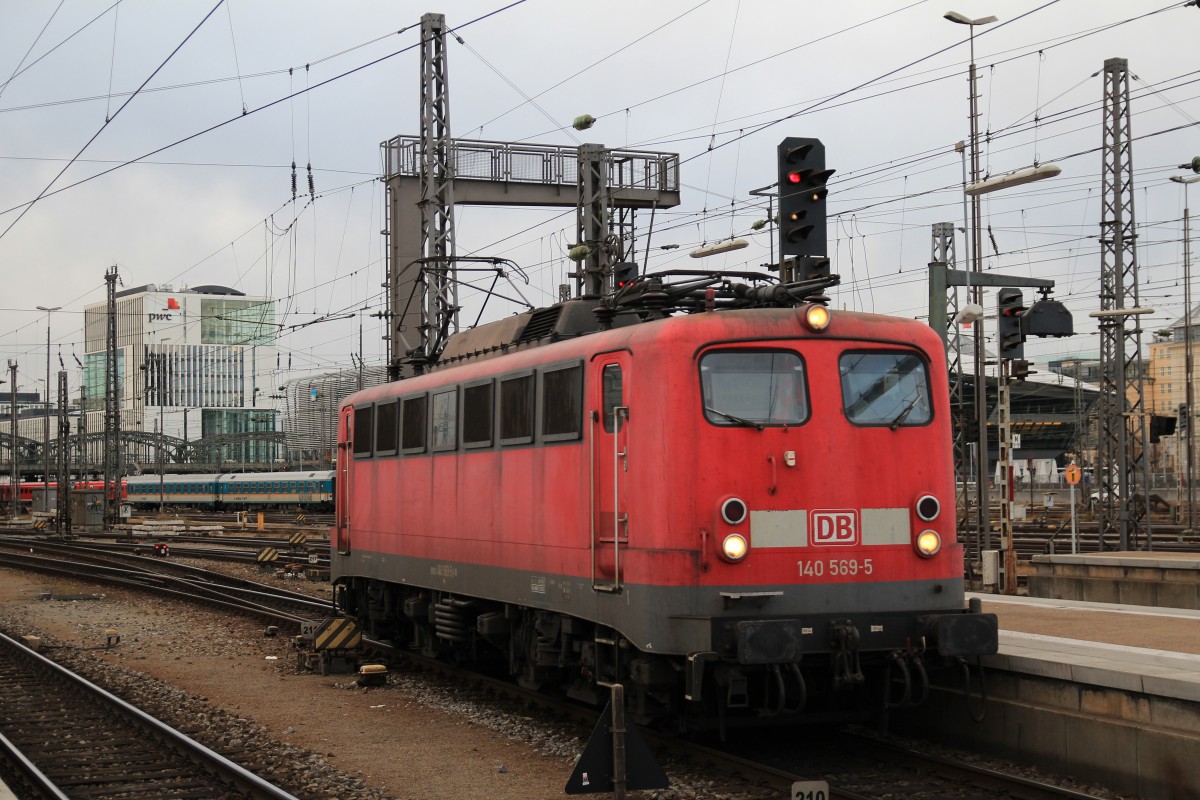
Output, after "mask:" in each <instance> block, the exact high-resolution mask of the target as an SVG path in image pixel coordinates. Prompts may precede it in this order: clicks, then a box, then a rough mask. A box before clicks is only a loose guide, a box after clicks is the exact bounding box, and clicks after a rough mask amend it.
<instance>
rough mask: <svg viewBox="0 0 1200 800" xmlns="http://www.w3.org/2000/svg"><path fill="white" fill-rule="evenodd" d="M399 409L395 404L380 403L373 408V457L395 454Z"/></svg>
mask: <svg viewBox="0 0 1200 800" xmlns="http://www.w3.org/2000/svg"><path fill="white" fill-rule="evenodd" d="M399 413H400V409H399V407H398V406H397V404H396V403H394V402H393V403H380V404H379V405H377V406H375V455H377V456H392V455H395V454H396V435H397V433H396V430H397V422H399V420H398V419H397V416H399Z"/></svg>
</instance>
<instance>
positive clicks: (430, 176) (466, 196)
mask: <svg viewBox="0 0 1200 800" xmlns="http://www.w3.org/2000/svg"><path fill="white" fill-rule="evenodd" d="M447 32H448V29H447V27H446V21H445V17H444V15H442V14H426V15H424V16H423V17H422V18H421V134H420V136H418V137H405V136H397V137H395V138H394V139H390V140H388V141H386V142H384V143H383V144H382V145H381V148H382V150H383V162H384V163H383V178H384V182H385V185H386V186H387V200H386V211H385V214H386V217H387V229H386V231H385V234H386V235H387V236H388V244H387V250H386V253H387V256H386V258H387V275H388V280H387V285H386V286H387V291H388V311H387V312H385V314H384V316H385V318H386V319H388V323H389V335H388V377H389V379H390V380H397V379H399V378H401V377H404V376H405V375H410V374H413V373H415V372H419V371H421V370H422V369H423V368H424V367H425V365H426V364H428V363H429V362H430V361H431V360H434V359H436V358H437V356H438V355H439V354H440V353H441V351H442V348H443V347H444V346H445V343H446V340H447V339H448V338H449V335H450V333H452V332H453V331H454V330H457V327H458V312H459V307H458V279H457V270H456V261H457V256H456V251H455V242H454V238H455V237H454V206H455V205H456V204H457V205H504V206H551V207H553V206H560V207H561V206H577V205H581V199H580V195H581V194H582V193H583V192H584V187H583V186H582V185H581V183H580V181H579V175H580V171H581V169H583V168H582V167H581V159H583V158H589V159H591V162H590V163H592V164H594V165H595V166H594V167H592V169H594V170H595V174H596V176H597V178H598V184H589V186H590V187H591V189H592V193H593V194H594V195H596V196H598V197H602V198H603V201H604V203H605V204H606V209H605V212H604V214H605V216H602V217H601V219H607V216H606V214H607V208H618V209H623V208H671V207H673V206H676V205H678V204H679V156H678V155H677V154H674V153H649V152H644V151H633V150H628V151H619V150H607V149H604V148H603V147H602V146H600V145H583V146H581V147H580V148H578V149H576V148H573V147H556V146H545V145H518V144H514V143H511V142H488V141H478V140H454V139H452V138H451V135H450V99H449V98H450V93H449V92H450V90H449V80H448V68H447V58H446V34H447ZM592 216H595V215H594V214H593V215H592ZM581 227H582V223H581ZM602 228H603V222H601V223H595V222H594V221H593V222H591V223H589V226H588V227H587V229H588V230H590V231H598V230H600V229H602ZM597 257H600V256H599V255H598V256H597ZM474 260H477V261H478V260H485V259H478V258H476V259H474ZM498 261H499V260H498ZM589 280H591V278H590V277H589Z"/></svg>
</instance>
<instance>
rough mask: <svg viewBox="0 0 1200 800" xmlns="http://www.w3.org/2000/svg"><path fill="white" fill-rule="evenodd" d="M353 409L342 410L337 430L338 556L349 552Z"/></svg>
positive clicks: (336, 536)
mask: <svg viewBox="0 0 1200 800" xmlns="http://www.w3.org/2000/svg"><path fill="white" fill-rule="evenodd" d="M353 426H354V407H353V406H347V407H346V408H344V409H342V420H341V424H340V425H339V426H338V430H339V431H340V432H342V434H343V435H341V436H340V437H338V445H337V447H338V449H337V472H336V473H335V475H336V479H335V481H334V487H333V491H334V497H333V511H334V517H333V518H334V547H336V548H337V552H338V554H339V555H347V554H348V553H349V552H350V469H351V466H350V465H351V464H353V463H354V449H353V448H354V442H353V439H352V436H353V435H354V427H353Z"/></svg>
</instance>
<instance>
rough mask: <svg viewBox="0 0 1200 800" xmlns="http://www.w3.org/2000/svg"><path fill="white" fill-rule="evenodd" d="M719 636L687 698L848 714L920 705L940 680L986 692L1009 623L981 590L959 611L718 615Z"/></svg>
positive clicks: (953, 687) (690, 660)
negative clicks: (986, 605)
mask: <svg viewBox="0 0 1200 800" xmlns="http://www.w3.org/2000/svg"><path fill="white" fill-rule="evenodd" d="M712 641H713V643H714V648H715V649H714V650H712V651H707V652H698V653H692V654H690V655H689V656H688V657H687V663H686V666H685V667H684V670H683V680H684V687H685V688H684V696H685V698H686V700H687V701H689V702H691V703H702V704H704V705H708V706H712V705H715V707H716V709H717V711H718V713H719V714H721V715H722V717H725V716H726V715H727V714H728V712H730V711H733V710H749V711H752V712H753V714H754V715H755V716H756V717H757V718H759V719H761V718H763V717H768V718H769V717H779V718H786V717H788V716H796V715H802V716H803V717H804V718H805V721H818V720H820V719H823V718H826V717H828V718H829V719H835V720H840V719H843V718H845V717H846V716H847V715H848V714H850V715H853V714H858V715H861V716H863V717H868V718H869V717H876V716H877V715H878V714H879V713H880V712H885V711H888V710H891V709H899V708H912V707H916V706H920V705H922V704H923V703H924V702H925V701H926V700H927V699H928V698H929V696H930V694H931V692H932V691H933V690H934V688H935V686H936V687H937V688H939V689H947V690H950V691H953V692H955V693H965V694H968V695H969V694H970V693H972V692H974V693H976V694H980V695H983V696H986V693H985V691H984V688H983V684H982V681H983V672H982V669H980V668H979V666H980V659H981V657H982V656H986V655H994V654H995V653H996V652H997V651H998V648H999V624H998V620H997V618H996V615H995V614H984V613H982V604H981V602H980V601H979V600H978V599H977V598H972V599H971V600H970V602H969V606H968V608H967V609H964V610H963V611H951V612H946V611H937V612H928V613H914V612H912V611H904V612H872V613H869V614H858V615H853V616H846V615H838V614H823V615H805V616H804V617H803V618H795V619H778V618H776V619H770V618H766V619H738V620H729V619H714V620H713V629H712ZM973 667H974V669H972V668H973ZM709 693H712V694H714V695H715V696H714V697H708V696H707V695H708V694H709ZM981 702H982V700H979V701H977V702H976V704H973V705H977V704H978V703H981ZM969 711H970V712H971V714H972V715H973V716H977V717H979V718H981V717H980V716H979V715H978V714H977V709H976V708H974V707H972V708H970V709H969ZM728 722H729V720H728V719H722V726H724V725H725V724H727V723H728Z"/></svg>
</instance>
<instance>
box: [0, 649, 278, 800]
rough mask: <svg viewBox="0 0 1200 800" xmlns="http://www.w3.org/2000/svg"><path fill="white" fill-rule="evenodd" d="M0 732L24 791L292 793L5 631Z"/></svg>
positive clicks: (71, 794)
mask: <svg viewBox="0 0 1200 800" xmlns="http://www.w3.org/2000/svg"><path fill="white" fill-rule="evenodd" d="M0 734H2V739H0V750H2V752H0V763H2V764H3V765H4V770H3V772H4V777H5V780H6V781H7V782H9V784H10V785H11V786H12V787H14V790H20V792H21V794H20V795H19V796H21V797H28V798H39V799H40V798H53V799H54V800H60V799H63V798H71V799H72V800H92V799H93V798H95V799H96V800H99V799H100V798H115V797H120V798H143V797H144V798H161V799H163V800H166V799H167V798H199V797H209V798H226V799H227V800H235V799H240V798H245V799H246V800H296V798H295V797H294V796H293V795H292V794H289V793H288V792H285V791H283V790H282V789H280V788H278V787H276V786H274V785H273V784H271V783H269V782H267V781H265V780H263V779H261V778H259V777H258V776H257V775H255V774H254V773H252V772H250V771H248V770H246V769H244V768H243V767H241V766H239V765H238V764H236V763H234V762H233V761H231V760H229V759H227V758H225V757H224V756H221V755H220V754H218V753H215V752H213V751H212V750H210V749H208V748H207V747H205V746H203V745H201V744H200V743H198V742H196V741H194V740H192V739H191V738H189V737H187V736H185V735H184V734H182V733H180V732H179V731H177V730H175V729H174V728H171V727H169V726H167V725H165V724H163V723H162V722H159V721H158V720H156V719H155V718H153V717H151V716H149V715H148V714H146V713H144V712H143V711H141V710H140V709H138V708H135V707H134V706H132V705H130V704H128V703H126V702H125V701H123V700H121V699H120V698H118V697H116V696H114V695H112V694H110V693H109V692H107V691H105V690H104V689H102V688H100V687H99V686H96V685H95V684H93V683H90V682H89V681H86V680H84V679H83V678H81V677H79V676H78V675H75V674H74V673H72V672H70V671H69V670H67V669H65V668H64V667H62V666H59V665H58V664H56V663H55V662H53V661H51V660H49V659H48V658H45V657H44V656H42V655H40V654H38V653H36V652H34V651H33V650H31V649H29V648H28V647H26V646H25V645H24V644H23V643H21V642H18V641H16V640H14V639H11V638H9V637H7V636H4V635H3V634H0Z"/></svg>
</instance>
